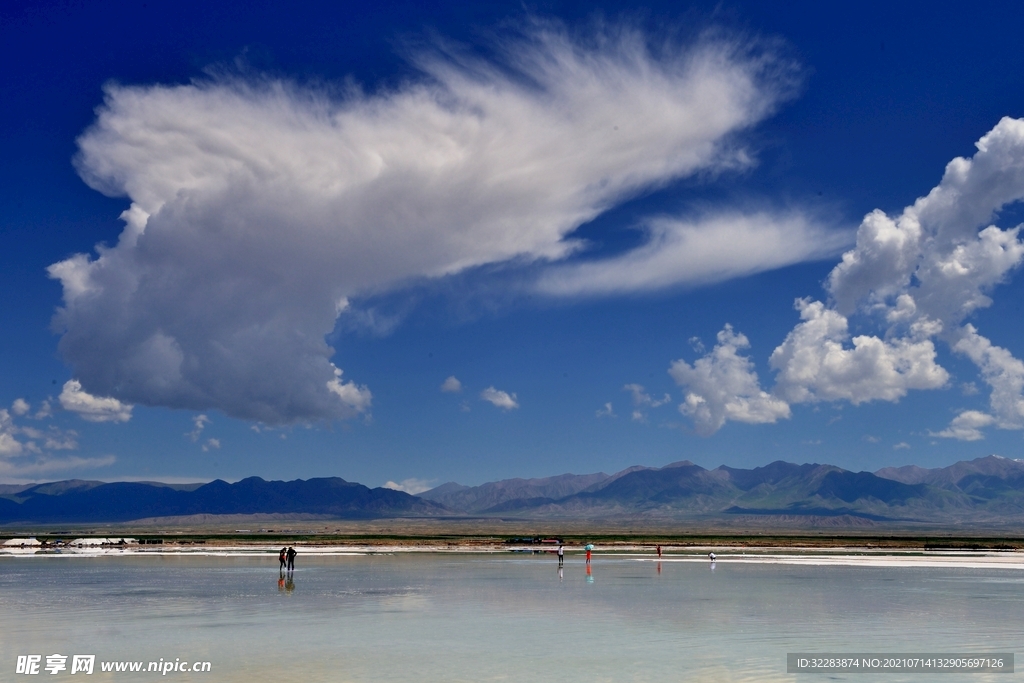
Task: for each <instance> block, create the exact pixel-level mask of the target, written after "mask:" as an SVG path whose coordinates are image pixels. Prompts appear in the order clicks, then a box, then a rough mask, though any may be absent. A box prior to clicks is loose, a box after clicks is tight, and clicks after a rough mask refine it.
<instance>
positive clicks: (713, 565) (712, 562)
mask: <svg viewBox="0 0 1024 683" xmlns="http://www.w3.org/2000/svg"><path fill="white" fill-rule="evenodd" d="M711 571H715V561H714V560H711Z"/></svg>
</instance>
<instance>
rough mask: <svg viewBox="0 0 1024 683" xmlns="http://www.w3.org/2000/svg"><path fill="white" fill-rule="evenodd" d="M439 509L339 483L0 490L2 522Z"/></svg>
mask: <svg viewBox="0 0 1024 683" xmlns="http://www.w3.org/2000/svg"><path fill="white" fill-rule="evenodd" d="M446 512H447V510H446V508H444V507H443V506H441V505H438V504H437V503H434V502H432V501H429V500H424V499H422V498H417V497H415V496H410V495H409V494H407V493H403V492H402V491H393V490H391V489H385V488H375V489H371V488H368V487H366V486H363V485H362V484H356V483H353V482H348V481H345V480H344V479H339V478H337V477H331V478H324V479H308V480H302V479H296V480H295V481H264V480H263V479H260V478H259V477H249V478H248V479H243V480H241V481H239V482H235V483H234V484H229V483H227V482H225V481H221V480H219V479H218V480H217V481H212V482H210V483H209V484H185V485H174V484H161V483H159V482H118V483H111V484H107V483H103V482H99V481H82V480H77V479H76V480H70V481H60V482H53V483H49V484H35V485H27V486H4V487H0V524H3V523H8V522H25V521H30V522H38V523H53V522H124V521H131V520H135V519H145V518H150V517H173V516H183V515H197V514H207V515H239V514H243V515H244V514H260V513H264V514H266V513H271V514H295V513H305V514H313V515H322V516H325V517H334V518H339V519H374V518H380V517H400V516H404V517H429V516H432V515H438V514H445V513H446Z"/></svg>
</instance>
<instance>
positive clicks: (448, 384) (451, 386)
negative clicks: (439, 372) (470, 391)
mask: <svg viewBox="0 0 1024 683" xmlns="http://www.w3.org/2000/svg"><path fill="white" fill-rule="evenodd" d="M441 391H445V392H449V393H453V394H457V393H459V392H460V391H462V382H460V381H459V380H458V378H456V377H455V375H452V376H450V377H449V378H448V379H446V380H445V381H444V382H443V383H442V384H441Z"/></svg>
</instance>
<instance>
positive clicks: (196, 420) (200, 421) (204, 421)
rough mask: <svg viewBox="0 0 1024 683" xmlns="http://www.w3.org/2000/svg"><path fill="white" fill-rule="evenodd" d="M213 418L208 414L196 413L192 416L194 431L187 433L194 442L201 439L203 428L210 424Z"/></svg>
mask: <svg viewBox="0 0 1024 683" xmlns="http://www.w3.org/2000/svg"><path fill="white" fill-rule="evenodd" d="M210 422H212V420H210V418H208V417H207V416H206V415H196V416H195V417H193V418H192V425H193V427H192V431H191V432H188V433H186V434H185V436H187V437H188V438H190V439H192V441H193V442H196V441H199V437H200V435H202V433H203V429H205V428H206V425H208V424H210Z"/></svg>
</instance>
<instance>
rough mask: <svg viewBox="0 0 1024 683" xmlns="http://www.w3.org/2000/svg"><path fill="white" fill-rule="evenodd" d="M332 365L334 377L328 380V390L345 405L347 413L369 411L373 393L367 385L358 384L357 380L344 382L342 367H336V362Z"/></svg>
mask: <svg viewBox="0 0 1024 683" xmlns="http://www.w3.org/2000/svg"><path fill="white" fill-rule="evenodd" d="M330 365H331V367H332V368H333V369H334V378H333V379H331V380H329V381H328V382H327V390H328V391H329V392H330V393H332V394H334V396H335V397H337V398H338V399H339V400H340V401H341V404H342V405H343V406H345V413H346V414H348V415H352V414H356V413H365V412H366V411H368V410H369V409H370V403H371V402H372V401H373V394H372V393H370V390H369V389H368V388H367V387H366V386H356V383H355V382H344V383H343V382H342V381H341V369H340V368H337V367H334V363H331V364H330Z"/></svg>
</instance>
